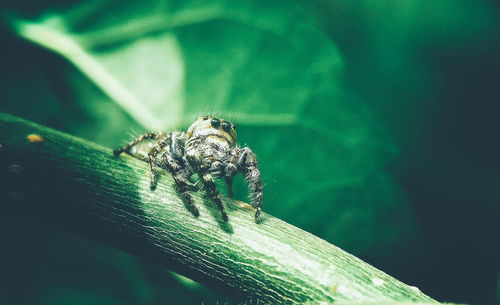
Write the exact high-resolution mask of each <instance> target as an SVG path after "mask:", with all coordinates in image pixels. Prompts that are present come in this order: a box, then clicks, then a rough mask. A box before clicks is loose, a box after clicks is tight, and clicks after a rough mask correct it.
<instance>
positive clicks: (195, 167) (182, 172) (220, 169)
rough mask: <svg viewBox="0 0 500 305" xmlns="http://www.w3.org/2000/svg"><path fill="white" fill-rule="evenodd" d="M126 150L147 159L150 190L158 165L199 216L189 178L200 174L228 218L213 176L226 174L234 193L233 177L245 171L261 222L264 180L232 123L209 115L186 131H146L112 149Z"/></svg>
mask: <svg viewBox="0 0 500 305" xmlns="http://www.w3.org/2000/svg"><path fill="white" fill-rule="evenodd" d="M123 152H126V153H128V154H130V155H132V156H134V157H136V158H138V159H141V160H144V161H148V162H149V166H150V168H151V184H150V187H151V190H154V189H155V186H156V183H157V180H158V168H160V169H165V170H167V171H169V172H170V173H171V174H172V177H173V178H174V181H175V183H176V185H177V188H178V190H179V192H180V193H181V194H182V196H183V197H184V200H185V203H186V204H187V206H188V208H189V209H190V210H191V212H192V213H193V214H194V215H195V216H198V215H199V211H198V209H197V208H196V206H195V205H194V203H193V199H192V197H191V194H190V192H189V191H190V190H191V189H193V187H194V185H193V183H192V182H191V180H190V178H191V176H193V174H194V173H196V174H198V176H199V178H200V181H201V183H202V185H203V188H204V189H205V191H206V192H207V194H208V195H209V196H210V197H211V198H212V199H213V201H214V202H215V203H216V204H217V207H218V208H219V210H220V213H221V215H222V219H224V221H228V218H227V214H226V212H225V211H224V206H223V205H222V201H221V199H220V198H219V194H218V192H217V189H216V185H215V183H214V180H213V178H221V177H224V178H225V180H226V183H227V186H228V193H229V196H232V177H233V176H234V175H236V174H237V173H240V172H241V173H244V174H245V180H246V182H247V184H248V189H249V193H250V197H251V200H252V206H253V207H254V208H255V222H258V221H259V218H260V214H261V208H262V181H261V178H260V172H259V169H258V168H257V159H256V156H255V154H254V153H253V152H252V150H250V148H248V147H239V146H238V145H237V144H236V128H235V126H234V124H233V123H231V122H229V121H225V120H223V119H221V118H217V117H214V116H210V115H205V116H202V117H199V118H198V119H196V121H194V123H193V124H192V125H191V126H190V127H189V128H188V130H187V132H183V131H174V132H171V133H147V134H144V135H142V136H140V137H138V138H137V139H135V140H134V141H132V142H130V143H129V144H127V145H125V146H123V147H121V148H118V149H116V150H114V151H113V153H114V154H115V156H118V155H120V154H121V153H123Z"/></svg>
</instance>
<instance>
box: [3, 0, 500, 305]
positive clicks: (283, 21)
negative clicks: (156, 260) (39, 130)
mask: <svg viewBox="0 0 500 305" xmlns="http://www.w3.org/2000/svg"><path fill="white" fill-rule="evenodd" d="M0 13H1V14H0V18H1V19H0V20H1V24H0V55H1V56H0V67H1V69H0V88H1V90H0V111H4V112H8V113H11V114H14V115H18V116H20V117H23V118H27V119H30V120H33V121H35V122H38V123H42V124H45V125H48V126H51V127H53V128H56V129H58V130H61V131H65V132H67V133H70V134H73V135H76V136H79V137H82V138H85V139H88V140H91V141H94V142H97V143H99V144H101V145H103V146H106V147H109V148H115V147H117V146H119V145H121V144H123V143H125V142H128V141H129V140H130V139H131V138H132V137H133V136H136V135H138V134H140V133H142V132H144V131H160V130H162V131H166V130H174V129H183V128H186V127H187V126H188V125H189V124H190V122H191V121H192V120H193V119H194V118H195V117H196V116H198V115H201V114H204V113H212V114H217V115H220V116H222V117H224V118H228V119H231V120H233V121H234V122H235V123H236V124H237V126H238V132H239V141H240V143H241V144H246V145H249V146H250V147H251V148H252V149H253V150H254V151H255V152H256V153H257V155H258V157H259V161H260V166H261V170H262V174H263V179H264V182H265V201H264V210H265V211H266V212H268V213H270V214H272V215H274V216H276V217H279V218H282V219H284V220H286V221H288V222H290V223H292V224H294V225H296V226H298V227H300V228H303V229H305V230H307V231H309V232H311V233H313V234H315V235H318V236H320V237H322V238H324V239H326V240H328V241H329V242H331V243H334V244H336V245H338V246H340V247H342V248H343V249H345V250H347V251H348V252H350V253H352V254H354V255H356V256H358V257H360V258H362V259H363V260H365V261H368V262H369V263H371V264H373V265H374V266H376V267H377V268H379V269H382V270H384V271H385V272H387V273H389V274H391V275H393V276H395V277H396V278H398V279H400V280H402V281H403V282H405V283H407V284H410V285H414V286H417V287H419V288H420V289H421V290H422V291H424V292H425V293H427V294H428V295H430V296H432V297H434V298H436V299H437V300H439V301H448V302H460V303H470V304H494V303H499V301H500V284H499V270H500V269H499V257H500V253H499V241H500V238H499V233H500V230H499V229H500V227H499V220H500V217H499V216H500V214H499V204H500V162H499V160H500V159H499V156H500V145H499V131H500V123H499V122H500V120H499V116H500V111H499V110H500V106H499V103H500V60H499V56H500V4H499V2H497V1H493V0H491V1H488V0H476V1H470V0H440V1H434V0H404V1H403V0H385V1H372V0H369V1H368V0H362V1H348V0H313V1H305V0H304V1H223V0H214V1H203V0H189V1H158V0H145V1H132V0H120V1H118V0H114V1H106V0H90V1H82V0H73V1H63V0H47V1H43V2H40V1H24V0H15V1H14V0H4V1H2V2H1V4H0ZM245 196H246V192H245V186H244V184H243V183H242V182H241V181H239V182H238V184H237V185H236V197H238V198H240V199H244V198H245ZM0 229H1V233H0V236H1V238H2V240H1V242H2V247H1V250H0V252H1V255H0V260H1V263H0V267H1V271H0V277H1V278H0V303H1V304H54V305H55V304H202V303H203V304H216V303H219V304H221V303H225V302H230V301H228V300H226V299H225V297H224V293H223V292H219V291H211V290H210V289H208V288H206V287H203V286H201V285H199V284H197V283H195V282H192V281H190V280H188V279H186V278H183V277H181V276H178V275H176V274H173V273H171V272H169V271H168V270H166V269H165V268H163V267H161V266H157V265H154V264H153V263H151V262H148V261H145V260H143V259H141V258H138V257H135V256H132V255H130V254H128V253H125V252H122V251H120V250H118V249H114V248H110V247H108V246H106V245H102V244H98V243H96V242H93V241H89V240H85V239H82V238H79V237H77V236H75V235H72V234H71V233H69V232H60V231H58V230H57V229H54V228H50V227H44V226H41V225H38V224H33V223H27V222H24V221H22V219H18V218H17V217H16V215H12V219H11V220H8V221H4V222H2V224H1V225H0Z"/></svg>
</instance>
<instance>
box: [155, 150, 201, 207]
mask: <svg viewBox="0 0 500 305" xmlns="http://www.w3.org/2000/svg"><path fill="white" fill-rule="evenodd" d="M162 159H163V160H164V162H165V164H166V167H167V169H168V171H170V173H171V174H172V178H174V181H175V184H176V185H177V189H178V190H179V192H180V193H181V194H182V196H183V197H184V200H185V202H186V204H187V207H188V209H189V210H190V211H191V212H192V213H193V215H194V216H199V215H200V211H198V208H197V207H196V206H195V205H194V202H193V197H192V196H191V193H189V189H190V186H191V185H190V182H189V180H188V177H185V176H184V174H183V171H182V170H183V167H184V166H183V165H182V164H180V163H179V162H178V161H177V160H176V159H175V158H174V155H173V154H171V153H170V152H165V153H163V155H162Z"/></svg>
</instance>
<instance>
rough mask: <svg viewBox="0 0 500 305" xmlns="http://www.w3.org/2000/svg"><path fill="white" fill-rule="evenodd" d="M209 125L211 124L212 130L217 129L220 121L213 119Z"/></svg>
mask: <svg viewBox="0 0 500 305" xmlns="http://www.w3.org/2000/svg"><path fill="white" fill-rule="evenodd" d="M210 124H212V127H213V128H219V126H220V120H219V119H216V118H213V119H212V121H211V122H210Z"/></svg>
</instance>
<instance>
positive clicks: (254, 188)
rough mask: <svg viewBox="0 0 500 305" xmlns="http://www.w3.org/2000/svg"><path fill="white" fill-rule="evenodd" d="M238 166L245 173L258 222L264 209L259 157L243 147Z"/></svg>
mask: <svg viewBox="0 0 500 305" xmlns="http://www.w3.org/2000/svg"><path fill="white" fill-rule="evenodd" d="M237 164H238V168H239V169H240V170H241V171H243V173H244V174H245V180H246V182H247V184H248V190H249V193H250V198H251V199H252V206H253V207H254V208H255V222H256V223H258V222H259V219H260V214H261V210H262V179H261V177H260V171H259V169H258V168H257V157H256V156H255V153H254V152H253V151H251V150H250V148H248V147H244V148H242V149H241V154H240V155H239V157H238V163H237Z"/></svg>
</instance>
